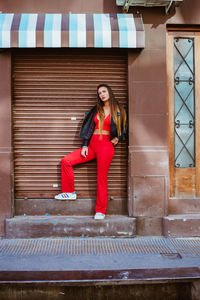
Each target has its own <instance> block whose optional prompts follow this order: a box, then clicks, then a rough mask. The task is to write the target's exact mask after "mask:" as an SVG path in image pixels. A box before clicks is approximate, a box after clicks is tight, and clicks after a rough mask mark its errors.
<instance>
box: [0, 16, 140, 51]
mask: <svg viewBox="0 0 200 300" xmlns="http://www.w3.org/2000/svg"><path fill="white" fill-rule="evenodd" d="M144 46H145V34H144V26H143V22H142V18H141V16H140V15H133V14H4V13H1V14H0V48H15V47H16V48H38V47H42V48H43V47H47V48H54V47H55V48H62V47H70V48H77V47H78V48H144Z"/></svg>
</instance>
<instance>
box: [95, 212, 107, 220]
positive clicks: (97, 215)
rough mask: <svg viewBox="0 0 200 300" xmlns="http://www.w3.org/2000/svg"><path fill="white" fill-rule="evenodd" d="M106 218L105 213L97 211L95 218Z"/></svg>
mask: <svg viewBox="0 0 200 300" xmlns="http://www.w3.org/2000/svg"><path fill="white" fill-rule="evenodd" d="M104 218H105V215H104V214H102V213H96V214H95V216H94V219H95V220H103V219H104Z"/></svg>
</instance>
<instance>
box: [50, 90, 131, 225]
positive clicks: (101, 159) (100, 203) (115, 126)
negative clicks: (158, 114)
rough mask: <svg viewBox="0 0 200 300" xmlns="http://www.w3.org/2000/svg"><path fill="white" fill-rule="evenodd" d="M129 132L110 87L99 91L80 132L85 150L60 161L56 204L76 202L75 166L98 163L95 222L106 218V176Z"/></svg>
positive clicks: (124, 115) (123, 111) (123, 112)
mask: <svg viewBox="0 0 200 300" xmlns="http://www.w3.org/2000/svg"><path fill="white" fill-rule="evenodd" d="M125 132H126V112H125V110H124V108H123V107H121V106H120V104H119V103H118V101H117V100H116V99H115V97H114V95H113V92H112V89H111V88H110V86H108V85H107V84H101V85H99V86H98V87H97V104H96V105H95V106H94V107H93V108H92V109H91V110H90V111H88V112H87V113H86V114H85V118H84V120H83V124H82V127H81V131H80V137H81V138H83V144H82V148H80V149H77V150H75V151H73V152H71V153H70V154H68V155H67V156H65V157H64V158H63V159H62V160H61V182H62V193H61V194H59V195H56V196H55V199H57V200H65V199H76V192H75V191H74V173H73V166H74V165H76V164H80V163H83V162H87V161H90V160H93V159H95V158H96V159H97V198H96V207H95V212H96V214H95V216H94V218H95V219H96V220H101V219H104V218H105V214H106V209H107V203H108V192H107V174H108V170H109V167H110V163H111V161H112V158H113V156H114V146H115V145H117V144H118V142H119V141H120V140H122V138H123V136H124V134H125Z"/></svg>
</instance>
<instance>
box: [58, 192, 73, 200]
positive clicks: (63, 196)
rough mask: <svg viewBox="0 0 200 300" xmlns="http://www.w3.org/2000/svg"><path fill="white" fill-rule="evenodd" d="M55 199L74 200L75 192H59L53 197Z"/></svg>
mask: <svg viewBox="0 0 200 300" xmlns="http://www.w3.org/2000/svg"><path fill="white" fill-rule="evenodd" d="M54 198H55V199H56V200H76V192H73V193H61V194H58V195H56V196H55V197H54Z"/></svg>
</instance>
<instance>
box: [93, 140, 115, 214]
mask: <svg viewBox="0 0 200 300" xmlns="http://www.w3.org/2000/svg"><path fill="white" fill-rule="evenodd" d="M101 144H102V145H101ZM101 144H99V145H98V146H99V149H98V152H97V200H96V207H95V211H96V213H97V212H100V213H102V214H105V213H106V209H107V205H108V182H107V175H108V171H109V167H110V164H111V161H112V159H113V156H114V153H115V150H114V147H113V145H112V143H111V142H110V141H106V142H105V143H101Z"/></svg>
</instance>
